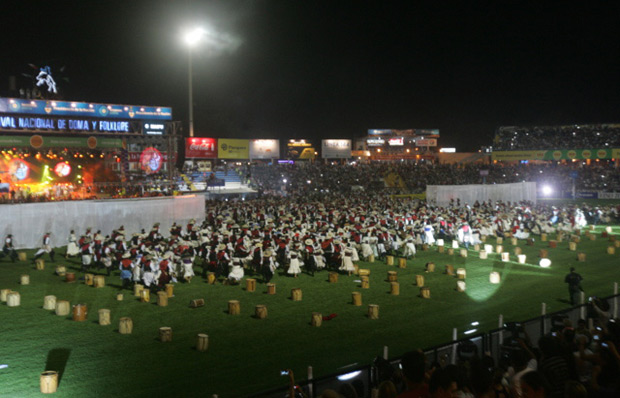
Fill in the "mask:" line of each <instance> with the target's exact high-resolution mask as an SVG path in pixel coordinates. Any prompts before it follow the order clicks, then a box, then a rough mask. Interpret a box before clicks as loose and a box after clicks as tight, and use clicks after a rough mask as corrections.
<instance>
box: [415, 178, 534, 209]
mask: <svg viewBox="0 0 620 398" xmlns="http://www.w3.org/2000/svg"><path fill="white" fill-rule="evenodd" d="M450 199H454V201H456V200H457V199H460V200H461V205H464V204H466V203H468V204H470V205H473V204H474V202H476V201H479V202H482V201H488V200H492V201H497V200H501V201H504V202H507V201H511V202H519V201H522V200H528V201H531V202H533V203H536V183H535V182H517V183H513V184H489V185H486V184H485V185H428V186H427V187H426V200H427V201H428V202H429V203H431V204H434V205H437V206H447V205H449V204H450Z"/></svg>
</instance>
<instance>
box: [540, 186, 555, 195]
mask: <svg viewBox="0 0 620 398" xmlns="http://www.w3.org/2000/svg"><path fill="white" fill-rule="evenodd" d="M542 193H543V195H545V196H551V194H552V193H553V188H551V187H550V186H549V185H543V187H542Z"/></svg>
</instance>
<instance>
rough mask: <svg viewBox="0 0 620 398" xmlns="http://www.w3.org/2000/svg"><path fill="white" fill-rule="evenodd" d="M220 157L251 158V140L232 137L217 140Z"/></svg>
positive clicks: (218, 155)
mask: <svg viewBox="0 0 620 398" xmlns="http://www.w3.org/2000/svg"><path fill="white" fill-rule="evenodd" d="M217 157H218V159H249V157H250V141H249V140H238V139H231V138H219V139H218V140H217Z"/></svg>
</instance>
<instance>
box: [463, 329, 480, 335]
mask: <svg viewBox="0 0 620 398" xmlns="http://www.w3.org/2000/svg"><path fill="white" fill-rule="evenodd" d="M476 331H478V329H469V330H466V331H464V332H463V334H472V333H475V332H476Z"/></svg>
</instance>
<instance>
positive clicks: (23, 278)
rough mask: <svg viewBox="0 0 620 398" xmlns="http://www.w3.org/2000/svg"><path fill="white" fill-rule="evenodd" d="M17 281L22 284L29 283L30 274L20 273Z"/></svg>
mask: <svg viewBox="0 0 620 398" xmlns="http://www.w3.org/2000/svg"><path fill="white" fill-rule="evenodd" d="M19 283H20V284H22V285H30V275H22V276H21V277H20V278H19Z"/></svg>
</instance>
